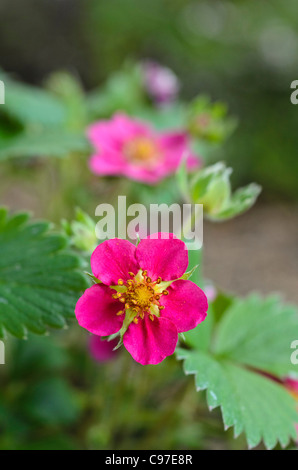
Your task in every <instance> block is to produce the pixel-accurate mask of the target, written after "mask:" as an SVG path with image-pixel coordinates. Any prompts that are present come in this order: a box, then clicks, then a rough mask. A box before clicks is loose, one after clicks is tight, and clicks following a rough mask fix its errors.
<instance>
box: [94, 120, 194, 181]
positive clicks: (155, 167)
mask: <svg viewBox="0 0 298 470" xmlns="http://www.w3.org/2000/svg"><path fill="white" fill-rule="evenodd" d="M87 134H88V137H89V139H90V141H91V143H92V144H93V146H94V149H95V152H94V155H93V156H92V157H91V159H90V162H89V166H90V169H91V171H92V172H93V173H95V174H96V175H101V176H103V175H117V176H120V175H122V176H126V177H127V178H131V179H133V180H138V181H142V182H144V183H148V184H155V183H157V182H158V181H160V180H162V179H163V178H165V177H166V176H168V175H170V174H171V173H173V172H175V171H176V170H177V168H178V166H179V164H180V162H181V159H182V158H186V161H187V167H188V169H189V170H192V169H196V168H197V167H198V166H200V160H199V159H198V158H197V157H196V156H194V155H193V154H192V153H191V150H190V146H189V137H188V135H187V134H186V133H185V132H164V133H158V132H157V131H155V130H153V129H152V128H151V127H150V126H148V125H147V124H145V123H143V122H140V121H137V120H135V119H132V118H130V117H128V116H126V115H125V114H116V115H114V117H113V118H112V119H110V120H109V121H99V122H96V123H94V124H93V125H91V126H90V127H89V128H88V130H87Z"/></svg>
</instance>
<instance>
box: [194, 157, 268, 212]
mask: <svg viewBox="0 0 298 470" xmlns="http://www.w3.org/2000/svg"><path fill="white" fill-rule="evenodd" d="M231 173H232V169H231V168H227V167H226V166H225V164H224V163H222V162H218V163H216V164H215V165H211V166H209V167H206V168H203V169H202V170H199V171H198V172H197V173H196V174H195V175H194V177H193V178H192V181H191V185H190V193H191V197H192V200H193V201H194V202H195V203H196V204H203V208H204V214H205V215H206V216H207V218H208V219H210V220H214V221H221V220H226V219H230V218H232V217H235V216H236V215H239V214H241V213H242V212H244V211H246V210H248V209H249V208H250V207H251V206H252V205H253V204H254V203H255V201H256V199H257V197H258V195H259V194H260V192H261V187H260V186H259V185H257V184H255V183H252V184H249V185H248V186H245V187H243V188H240V189H238V190H237V191H235V193H234V194H232V190H231V182H230V175H231Z"/></svg>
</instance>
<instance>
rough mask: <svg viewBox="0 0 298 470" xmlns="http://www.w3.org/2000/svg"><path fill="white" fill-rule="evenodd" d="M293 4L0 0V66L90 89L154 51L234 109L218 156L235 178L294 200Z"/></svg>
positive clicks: (189, 87) (198, 89)
mask: <svg viewBox="0 0 298 470" xmlns="http://www.w3.org/2000/svg"><path fill="white" fill-rule="evenodd" d="M296 9H297V2H296V0H287V2H285V1H283V0H272V1H271V2H254V4H253V5H252V4H251V2H250V1H249V0H241V1H238V0H237V1H232V0H223V1H219V0H211V1H210V0H208V1H207V0H171V1H169V0H151V1H150V2H142V3H140V2H138V0H113V1H112V2H105V1H104V0H86V1H84V2H80V1H79V0H64V1H63V2H51V1H49V0H42V1H40V0H27V1H26V5H25V3H24V2H23V0H14V1H12V2H11V1H10V0H2V2H1V10H0V12H1V14H0V31H1V32H0V56H1V62H2V63H1V65H2V67H3V68H4V69H6V70H8V71H13V72H17V73H18V74H19V75H20V76H21V77H22V78H24V79H25V80H28V81H31V82H39V83H40V82H41V81H42V80H43V79H44V78H45V77H46V76H47V75H48V74H49V73H50V72H53V71H55V70H57V69H61V68H63V69H65V68H67V69H69V70H70V71H75V72H76V73H78V75H80V76H81V77H82V78H83V81H84V83H85V85H86V86H87V87H88V88H96V87H98V86H99V85H100V84H102V83H103V81H104V80H105V79H106V78H107V77H108V76H109V75H110V74H111V73H114V72H116V71H117V70H119V69H120V68H122V66H123V63H124V62H125V61H126V60H127V58H132V59H136V60H138V59H143V58H147V57H149V58H153V59H156V60H158V61H160V62H161V63H164V64H166V65H167V66H169V67H171V68H173V70H174V71H175V72H176V73H177V75H178V76H179V77H180V78H181V81H182V84H183V88H182V94H183V96H184V97H187V98H188V97H192V96H195V95H196V94H198V93H206V94H208V95H210V96H211V98H212V100H218V99H219V100H223V101H226V102H227V104H228V106H229V109H230V111H231V113H232V115H234V116H236V117H237V118H238V120H239V123H240V125H239V126H238V129H237V130H236V132H235V134H234V135H233V138H232V139H230V140H229V141H228V142H227V144H226V146H225V147H224V151H223V154H222V155H221V159H222V160H225V161H226V162H227V163H228V164H229V165H231V166H232V167H233V168H234V173H233V182H235V184H236V183H237V185H239V184H246V183H248V182H249V181H251V180H254V181H257V182H258V183H259V184H261V185H262V186H263V187H264V188H265V191H264V192H263V197H267V198H268V197H270V196H271V197H274V198H275V199H277V198H280V197H283V198H292V199H293V198H294V199H297V197H298V190H297V176H296V175H297V173H298V160H297V158H296V155H295V153H296V148H297V146H298V133H297V120H298V111H297V108H296V107H295V106H294V105H292V104H291V103H290V83H291V82H292V81H293V80H294V79H297V61H298V53H297V52H298V35H297V33H298V17H297V14H296ZM123 12H125V14H123ZM12 31H13V34H12ZM54 31H55V33H54ZM101 103H102V101H101Z"/></svg>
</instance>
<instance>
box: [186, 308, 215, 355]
mask: <svg viewBox="0 0 298 470" xmlns="http://www.w3.org/2000/svg"><path fill="white" fill-rule="evenodd" d="M213 317H214V315H213V309H212V306H210V305H209V308H208V315H207V317H206V319H205V320H204V321H203V322H202V323H200V324H199V325H198V326H197V327H196V328H194V329H193V330H189V331H186V332H185V333H183V335H184V340H185V341H186V343H187V344H188V345H189V346H191V347H192V348H195V349H198V350H200V351H208V350H209V347H210V341H211V336H212V330H213V324H214V318H213Z"/></svg>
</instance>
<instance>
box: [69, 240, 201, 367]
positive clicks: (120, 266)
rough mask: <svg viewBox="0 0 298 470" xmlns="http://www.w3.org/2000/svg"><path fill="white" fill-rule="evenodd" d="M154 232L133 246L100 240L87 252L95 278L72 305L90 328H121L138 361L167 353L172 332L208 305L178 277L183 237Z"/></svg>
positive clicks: (101, 331)
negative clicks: (95, 246) (96, 245)
mask: <svg viewBox="0 0 298 470" xmlns="http://www.w3.org/2000/svg"><path fill="white" fill-rule="evenodd" d="M156 235H158V238H152V237H153V235H152V236H151V238H149V237H148V238H144V239H143V240H141V242H140V243H139V244H138V246H137V247H136V246H134V245H133V244H132V243H130V242H129V241H127V240H121V239H118V238H115V239H112V240H107V241H105V242H103V243H101V244H100V245H99V246H98V247H97V248H96V249H95V251H94V252H93V254H92V256H91V268H92V272H93V274H94V276H95V277H96V278H97V279H100V280H101V283H100V284H95V285H93V286H92V287H90V288H89V289H87V290H86V291H85V293H84V294H83V296H82V297H81V298H80V299H79V300H78V302H77V305H76V309H75V314H76V317H77V320H78V322H79V324H80V325H81V326H82V327H83V328H86V329H87V330H88V331H90V332H91V333H93V334H96V335H99V336H108V335H112V334H114V333H117V332H119V331H120V330H121V336H122V337H123V344H124V346H125V348H126V349H127V350H128V352H129V353H130V354H131V355H132V357H133V358H134V359H135V360H136V361H137V362H139V363H140V364H143V365H145V364H158V363H159V362H161V361H163V360H164V359H165V357H167V356H170V355H171V354H173V353H174V351H175V348H176V344H177V341H178V333H180V332H184V331H188V330H191V329H193V328H195V327H196V326H197V325H198V324H199V323H201V322H202V321H203V320H204V319H205V317H206V315H207V309H208V302H207V298H206V296H205V294H204V292H203V291H202V290H201V289H200V288H199V287H198V286H197V285H196V284H194V283H193V282H192V281H189V280H183V279H181V276H182V275H183V274H184V273H185V271H186V269H187V266H188V253H187V249H186V246H185V243H184V242H182V241H181V240H179V239H177V238H176V237H174V235H173V234H155V236H156ZM165 236H167V237H168V238H164V237H165Z"/></svg>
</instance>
